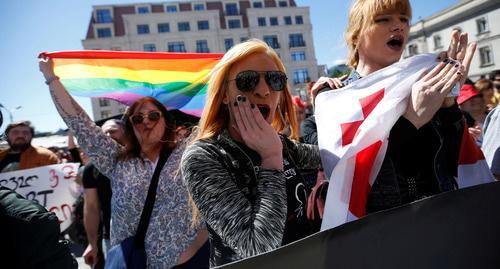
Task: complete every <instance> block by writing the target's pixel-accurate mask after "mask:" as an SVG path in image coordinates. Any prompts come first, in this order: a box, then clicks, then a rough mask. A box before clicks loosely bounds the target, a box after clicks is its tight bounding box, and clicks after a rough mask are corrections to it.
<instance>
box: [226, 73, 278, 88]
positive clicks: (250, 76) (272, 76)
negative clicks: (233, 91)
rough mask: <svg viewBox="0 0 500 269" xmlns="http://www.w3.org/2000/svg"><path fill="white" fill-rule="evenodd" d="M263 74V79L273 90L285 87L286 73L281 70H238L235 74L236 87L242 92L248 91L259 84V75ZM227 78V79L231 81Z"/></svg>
mask: <svg viewBox="0 0 500 269" xmlns="http://www.w3.org/2000/svg"><path fill="white" fill-rule="evenodd" d="M261 74H263V75H264V79H265V81H266V83H267V85H268V86H269V87H270V88H271V89H272V90H273V91H282V90H283V89H285V86H286V81H287V77H286V74H285V73H283V72H281V71H253V70H246V71H242V72H239V73H238V74H237V75H236V78H235V79H231V80H236V87H237V88H238V90H240V91H242V92H250V91H253V90H255V88H256V87H257V85H259V81H260V75H261ZM231 80H229V81H231Z"/></svg>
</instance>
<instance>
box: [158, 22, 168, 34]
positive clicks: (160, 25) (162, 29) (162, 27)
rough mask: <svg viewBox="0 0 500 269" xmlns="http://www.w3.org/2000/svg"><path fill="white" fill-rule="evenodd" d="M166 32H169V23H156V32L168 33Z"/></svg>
mask: <svg viewBox="0 0 500 269" xmlns="http://www.w3.org/2000/svg"><path fill="white" fill-rule="evenodd" d="M168 32H170V24H168V23H158V33H168Z"/></svg>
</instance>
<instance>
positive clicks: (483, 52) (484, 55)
mask: <svg viewBox="0 0 500 269" xmlns="http://www.w3.org/2000/svg"><path fill="white" fill-rule="evenodd" d="M479 57H480V61H481V66H487V65H492V64H494V62H493V52H492V51H491V48H490V47H489V46H486V47H482V48H479Z"/></svg>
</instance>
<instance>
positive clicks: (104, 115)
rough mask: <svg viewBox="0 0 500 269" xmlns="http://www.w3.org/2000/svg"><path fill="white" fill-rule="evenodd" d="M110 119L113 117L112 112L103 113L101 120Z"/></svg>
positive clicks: (105, 111) (104, 111)
mask: <svg viewBox="0 0 500 269" xmlns="http://www.w3.org/2000/svg"><path fill="white" fill-rule="evenodd" d="M109 117H111V111H109V110H103V111H101V119H106V118H109Z"/></svg>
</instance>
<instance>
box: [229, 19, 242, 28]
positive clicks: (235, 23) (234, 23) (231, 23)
mask: <svg viewBox="0 0 500 269" xmlns="http://www.w3.org/2000/svg"><path fill="white" fill-rule="evenodd" d="M227 24H228V25H229V29H235V28H241V21H240V20H228V21H227Z"/></svg>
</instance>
